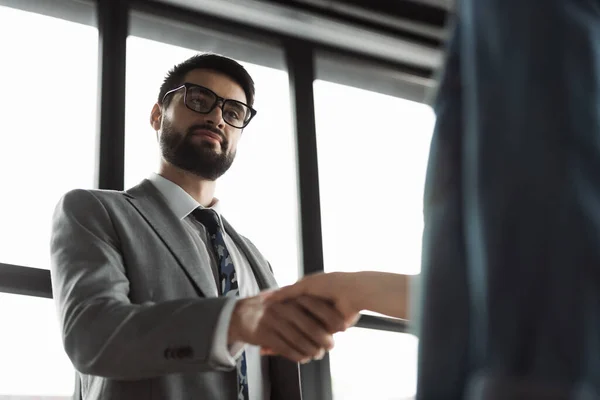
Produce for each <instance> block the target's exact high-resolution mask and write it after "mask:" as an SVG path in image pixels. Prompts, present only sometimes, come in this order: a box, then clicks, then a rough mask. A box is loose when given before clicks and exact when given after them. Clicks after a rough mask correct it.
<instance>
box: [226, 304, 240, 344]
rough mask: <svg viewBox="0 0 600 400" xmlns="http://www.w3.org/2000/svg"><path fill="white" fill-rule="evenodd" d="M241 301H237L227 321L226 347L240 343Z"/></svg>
mask: <svg viewBox="0 0 600 400" xmlns="http://www.w3.org/2000/svg"><path fill="white" fill-rule="evenodd" d="M242 307H243V300H238V301H236V303H235V306H234V307H233V311H232V313H231V319H230V320H229V330H228V331H227V345H228V346H231V345H233V344H234V343H236V342H241V341H242V335H241V314H242V312H241V308H242Z"/></svg>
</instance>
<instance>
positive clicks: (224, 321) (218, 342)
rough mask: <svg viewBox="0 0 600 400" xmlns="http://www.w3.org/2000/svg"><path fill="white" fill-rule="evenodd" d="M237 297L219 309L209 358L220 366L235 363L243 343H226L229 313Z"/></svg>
mask: <svg viewBox="0 0 600 400" xmlns="http://www.w3.org/2000/svg"><path fill="white" fill-rule="evenodd" d="M236 301H237V299H231V300H230V301H228V302H227V303H226V304H225V306H223V308H222V309H221V314H220V315H219V319H218V320H217V327H216V329H215V333H214V335H215V336H214V338H213V347H212V349H211V356H212V357H211V358H212V359H213V360H215V362H216V363H217V364H218V365H219V366H222V367H226V368H233V367H235V364H236V361H235V360H236V359H237V358H239V357H240V356H241V355H242V352H243V351H244V346H245V343H243V342H235V343H233V344H232V345H231V346H228V345H227V336H228V333H229V323H230V321H231V314H232V313H233V309H234V307H235V304H236Z"/></svg>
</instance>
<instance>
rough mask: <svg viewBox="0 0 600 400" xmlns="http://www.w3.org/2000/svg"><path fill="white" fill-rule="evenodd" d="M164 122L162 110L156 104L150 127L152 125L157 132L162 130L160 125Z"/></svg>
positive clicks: (151, 115) (151, 114)
mask: <svg viewBox="0 0 600 400" xmlns="http://www.w3.org/2000/svg"><path fill="white" fill-rule="evenodd" d="M161 121H162V108H161V106H160V105H159V104H158V103H156V104H154V107H152V112H151V113H150V125H152V129H154V130H155V131H156V132H158V131H159V130H160V123H161Z"/></svg>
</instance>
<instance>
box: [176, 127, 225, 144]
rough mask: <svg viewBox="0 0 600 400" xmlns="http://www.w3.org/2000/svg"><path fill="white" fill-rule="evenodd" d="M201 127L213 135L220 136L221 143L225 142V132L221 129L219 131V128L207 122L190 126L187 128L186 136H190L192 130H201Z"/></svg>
mask: <svg viewBox="0 0 600 400" xmlns="http://www.w3.org/2000/svg"><path fill="white" fill-rule="evenodd" d="M201 129H202V130H206V131H209V132H212V133H214V134H215V135H218V136H219V137H220V138H221V142H223V143H225V142H226V138H225V133H224V132H223V131H221V130H220V129H218V128H217V127H216V126H214V125H209V124H197V125H192V126H190V127H189V128H188V129H187V135H186V136H190V135H192V134H193V133H194V131H197V130H201Z"/></svg>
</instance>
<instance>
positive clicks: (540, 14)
mask: <svg viewBox="0 0 600 400" xmlns="http://www.w3.org/2000/svg"><path fill="white" fill-rule="evenodd" d="M442 71H443V72H442V74H441V79H440V83H439V87H438V91H437V94H436V98H435V102H434V111H435V113H436V117H437V119H436V126H435V131H434V135H433V138H432V143H431V149H430V158H429V165H428V172H427V179H426V187H425V196H424V215H425V229H424V235H423V256H422V269H421V274H420V277H419V279H420V284H419V286H420V288H419V291H420V295H419V301H418V302H417V304H415V305H414V306H413V307H411V308H413V309H414V310H413V314H414V315H415V316H416V318H414V317H413V318H411V319H412V320H413V323H414V324H415V325H416V328H417V329H416V332H417V335H418V336H419V362H418V379H417V394H416V398H417V399H419V400H434V399H486V400H493V399H555V400H563V399H564V400H566V399H596V398H599V397H600V357H598V349H599V348H600V275H599V273H598V267H599V266H600V246H598V242H599V238H600V217H599V215H600V174H599V171H600V145H599V142H598V138H599V137H600V107H599V105H600V1H598V0H573V1H566V0H553V1H549V2H543V4H542V3H540V2H538V1H533V0H519V1H509V2H506V1H500V0H477V1H475V0H465V1H462V2H459V3H458V9H457V17H456V20H455V24H454V26H453V29H452V35H451V39H450V41H449V44H448V49H447V55H446V60H445V66H444V68H443V69H442ZM367 267H368V266H367ZM356 278H358V275H355V276H354V277H350V278H349V276H348V275H345V274H335V275H334V274H324V275H318V276H310V277H308V278H306V279H307V280H306V282H305V283H302V281H300V282H299V283H298V284H296V285H292V286H290V287H289V288H283V289H282V292H281V294H280V295H277V292H275V293H274V294H273V295H272V297H271V298H270V300H269V301H274V302H276V301H281V300H282V299H285V298H287V299H292V298H293V296H294V295H296V294H305V293H311V294H313V295H320V296H323V297H324V298H329V299H333V300H334V301H335V302H336V304H338V306H339V307H340V309H341V310H343V311H344V312H346V313H349V314H350V313H352V312H355V311H356V310H358V309H360V308H362V307H364V306H365V305H367V304H368V303H363V302H364V299H369V301H370V302H371V304H370V305H369V309H371V310H374V311H379V312H382V311H386V312H387V313H388V314H390V315H395V316H400V317H401V316H402V315H405V313H406V309H405V307H404V305H403V303H402V302H403V301H404V300H403V299H404V296H403V290H405V289H406V288H405V286H404V284H403V283H402V282H403V279H404V278H402V277H401V276H400V275H398V276H394V275H390V276H387V277H386V276H384V275H378V278H377V279H369V280H366V281H362V280H360V279H356ZM386 279H389V281H388V282H386ZM348 282H352V284H348ZM390 284H392V285H393V286H394V287H390ZM313 286H314V287H313ZM327 286H330V287H332V288H334V289H333V290H332V291H331V292H330V291H329V290H328V289H327ZM369 292H370V293H371V295H372V297H370V298H369V296H365V294H367V293H369ZM361 299H363V300H362V302H361ZM388 302H395V303H396V305H393V304H387V303H388Z"/></svg>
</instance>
